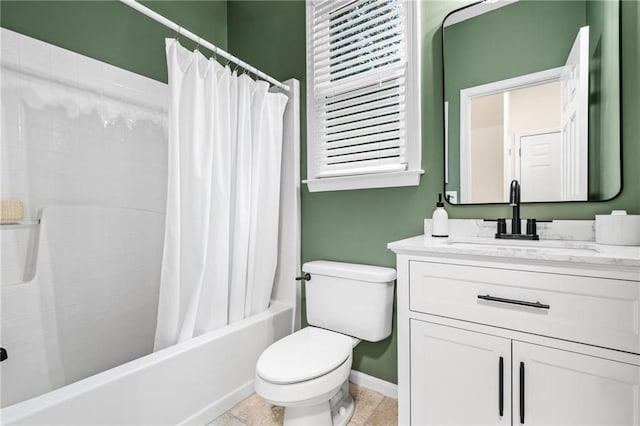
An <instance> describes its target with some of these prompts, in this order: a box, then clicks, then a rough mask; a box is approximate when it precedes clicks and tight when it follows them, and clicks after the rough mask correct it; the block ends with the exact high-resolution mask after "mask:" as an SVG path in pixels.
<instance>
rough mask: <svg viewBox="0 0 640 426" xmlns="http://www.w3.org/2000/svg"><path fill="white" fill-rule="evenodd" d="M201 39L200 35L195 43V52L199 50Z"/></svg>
mask: <svg viewBox="0 0 640 426" xmlns="http://www.w3.org/2000/svg"><path fill="white" fill-rule="evenodd" d="M201 41H202V39H201V38H200V37H198V42H197V43H196V52H199V51H200V42H201Z"/></svg>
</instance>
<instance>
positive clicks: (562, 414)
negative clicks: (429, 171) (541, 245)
mask: <svg viewBox="0 0 640 426" xmlns="http://www.w3.org/2000/svg"><path fill="white" fill-rule="evenodd" d="M412 240H413V241H412ZM389 247H390V248H391V249H392V250H394V251H395V252H396V253H397V255H398V258H397V269H398V286H397V288H398V299H397V303H398V306H397V312H398V398H399V401H398V402H399V422H400V424H413V425H446V424H449V425H518V424H525V425H636V426H639V425H640V419H639V417H640V355H639V354H640V268H637V267H636V266H635V265H631V266H629V265H620V264H615V262H613V263H612V264H608V263H606V262H604V263H603V262H600V263H598V264H594V263H589V262H586V263H585V262H574V260H578V259H576V258H575V257H571V260H567V258H564V260H561V261H555V262H554V261H552V262H541V261H538V260H536V259H535V256H533V257H534V259H528V258H526V257H514V258H511V257H509V256H507V255H506V254H505V253H501V255H500V256H501V257H500V256H496V255H495V254H492V253H489V254H487V253H485V252H480V253H478V255H473V254H471V253H470V252H469V251H467V252H465V253H461V254H458V253H456V252H455V251H454V250H450V251H449V252H443V251H441V250H437V248H434V247H430V246H429V245H428V244H425V243H424V241H423V239H418V238H415V239H410V240H403V241H401V242H397V243H392V244H390V246H389ZM639 260H640V259H639ZM639 264H640V263H639Z"/></svg>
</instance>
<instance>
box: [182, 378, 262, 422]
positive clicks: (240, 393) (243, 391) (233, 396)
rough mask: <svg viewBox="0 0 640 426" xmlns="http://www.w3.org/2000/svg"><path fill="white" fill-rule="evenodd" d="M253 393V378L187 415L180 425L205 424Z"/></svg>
mask: <svg viewBox="0 0 640 426" xmlns="http://www.w3.org/2000/svg"><path fill="white" fill-rule="evenodd" d="M252 393H253V380H251V381H249V382H247V383H245V384H244V385H242V386H240V387H239V388H236V389H234V390H233V391H231V392H230V393H229V394H227V395H225V396H223V397H222V398H220V399H218V400H216V401H214V402H212V403H211V404H209V405H208V406H206V407H205V408H203V409H202V410H200V411H198V412H197V413H195V414H193V415H192V416H189V418H187V419H186V420H185V421H183V422H181V423H180V424H182V425H206V424H208V423H211V422H212V421H213V420H215V419H216V418H218V417H220V416H221V415H223V414H224V413H226V412H227V411H229V410H230V409H231V408H232V407H233V406H234V405H236V404H237V403H239V402H240V401H242V400H243V399H245V398H247V397H248V396H249V395H251V394H252Z"/></svg>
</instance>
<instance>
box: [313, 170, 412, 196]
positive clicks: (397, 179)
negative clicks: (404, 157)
mask: <svg viewBox="0 0 640 426" xmlns="http://www.w3.org/2000/svg"><path fill="white" fill-rule="evenodd" d="M422 174H424V170H406V171H402V172H390V173H376V174H369V175H356V176H340V177H333V178H322V179H307V180H303V181H302V183H306V184H307V187H308V188H309V192H322V191H345V190H350V189H369V188H392V187H398V186H418V184H419V183H420V175H422Z"/></svg>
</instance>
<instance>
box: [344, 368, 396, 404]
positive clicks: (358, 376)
mask: <svg viewBox="0 0 640 426" xmlns="http://www.w3.org/2000/svg"><path fill="white" fill-rule="evenodd" d="M349 381H350V382H351V383H353V384H356V385H358V386H363V387H365V388H368V389H371V390H373V391H376V392H379V393H381V394H383V395H384V396H388V397H389V398H394V399H398V385H396V384H393V383H391V382H387V381H386V380H382V379H378V378H377V377H373V376H370V375H368V374H364V373H361V372H360V371H356V370H351V373H350V374H349Z"/></svg>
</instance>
